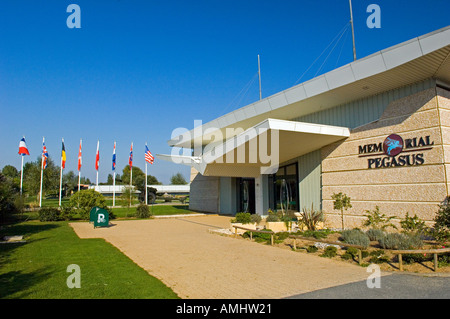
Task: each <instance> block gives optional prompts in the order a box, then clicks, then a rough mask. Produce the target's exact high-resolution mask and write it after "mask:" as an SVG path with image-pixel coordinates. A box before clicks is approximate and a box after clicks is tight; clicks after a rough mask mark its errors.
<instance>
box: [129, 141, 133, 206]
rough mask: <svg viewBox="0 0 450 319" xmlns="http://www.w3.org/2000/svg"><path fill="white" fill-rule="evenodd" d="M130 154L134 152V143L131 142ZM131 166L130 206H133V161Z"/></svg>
mask: <svg viewBox="0 0 450 319" xmlns="http://www.w3.org/2000/svg"><path fill="white" fill-rule="evenodd" d="M130 152H133V142H131V151H130ZM130 155H131V154H130ZM131 160H132V159H131ZM129 165H130V205H131V204H132V203H131V201H132V197H131V195H132V192H133V188H132V187H133V184H132V182H133V167H132V166H133V161H131V164H129Z"/></svg>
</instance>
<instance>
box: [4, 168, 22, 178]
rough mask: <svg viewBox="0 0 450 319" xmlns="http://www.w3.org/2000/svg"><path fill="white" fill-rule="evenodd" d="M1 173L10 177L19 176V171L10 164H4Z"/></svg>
mask: <svg viewBox="0 0 450 319" xmlns="http://www.w3.org/2000/svg"><path fill="white" fill-rule="evenodd" d="M2 174H3V175H4V176H5V177H8V178H11V179H14V178H17V177H20V174H19V171H18V170H17V168H15V167H14V166H12V165H5V166H4V167H3V169H2Z"/></svg>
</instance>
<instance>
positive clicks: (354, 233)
mask: <svg viewBox="0 0 450 319" xmlns="http://www.w3.org/2000/svg"><path fill="white" fill-rule="evenodd" d="M342 238H343V240H344V242H346V243H347V244H351V245H358V246H362V247H364V248H367V247H369V244H370V239H369V236H367V234H366V233H364V232H363V231H361V230H360V229H348V230H344V231H343V232H342Z"/></svg>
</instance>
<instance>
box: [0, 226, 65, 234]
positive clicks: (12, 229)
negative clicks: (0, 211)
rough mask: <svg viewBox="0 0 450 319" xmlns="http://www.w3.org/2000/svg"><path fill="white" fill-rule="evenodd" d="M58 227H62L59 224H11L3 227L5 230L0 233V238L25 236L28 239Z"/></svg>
mask: <svg viewBox="0 0 450 319" xmlns="http://www.w3.org/2000/svg"><path fill="white" fill-rule="evenodd" d="M57 227H61V225H58V224H56V223H55V224H49V223H42V224H39V223H38V222H35V223H19V224H11V225H7V226H3V229H2V230H1V231H0V237H3V236H12V235H24V236H26V237H28V236H31V235H33V234H37V233H40V232H42V231H46V230H50V229H54V228H57Z"/></svg>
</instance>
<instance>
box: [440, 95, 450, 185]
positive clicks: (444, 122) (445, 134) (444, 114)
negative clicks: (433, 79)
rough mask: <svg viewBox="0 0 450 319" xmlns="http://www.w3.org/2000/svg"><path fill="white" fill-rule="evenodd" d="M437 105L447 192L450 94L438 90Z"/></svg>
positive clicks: (449, 161)
mask: <svg viewBox="0 0 450 319" xmlns="http://www.w3.org/2000/svg"><path fill="white" fill-rule="evenodd" d="M437 103H438V108H439V120H440V124H441V134H442V151H443V153H444V163H445V175H446V178H447V191H448V190H449V189H450V183H449V176H450V92H449V91H446V90H443V89H441V88H437Z"/></svg>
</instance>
